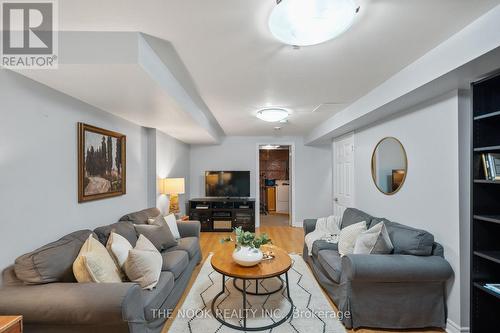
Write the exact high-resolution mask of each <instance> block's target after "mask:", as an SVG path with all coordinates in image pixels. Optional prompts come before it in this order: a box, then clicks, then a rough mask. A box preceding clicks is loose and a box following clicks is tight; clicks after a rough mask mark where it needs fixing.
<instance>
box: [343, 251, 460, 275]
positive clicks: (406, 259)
mask: <svg viewBox="0 0 500 333" xmlns="http://www.w3.org/2000/svg"><path fill="white" fill-rule="evenodd" d="M452 274H453V270H452V268H451V266H450V264H449V263H448V262H447V261H446V260H445V259H443V258H441V257H438V256H427V257H424V256H412V255H400V254H348V255H346V256H344V257H342V278H341V279H342V282H345V281H370V282H411V281H421V282H424V281H442V282H444V281H446V280H448V279H449V278H450V277H451V276H452Z"/></svg>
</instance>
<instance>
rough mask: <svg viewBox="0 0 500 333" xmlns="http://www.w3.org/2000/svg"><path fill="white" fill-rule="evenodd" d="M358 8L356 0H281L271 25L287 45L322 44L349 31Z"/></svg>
mask: <svg viewBox="0 0 500 333" xmlns="http://www.w3.org/2000/svg"><path fill="white" fill-rule="evenodd" d="M358 10H359V7H357V6H356V4H355V2H354V0H281V1H279V0H278V4H277V5H276V7H275V8H274V9H273V11H272V13H271V16H270V17H269V28H270V30H271V33H272V34H273V35H274V37H276V38H277V39H279V40H280V41H282V42H283V43H285V44H290V45H297V46H308V45H315V44H320V43H323V42H326V41H327V40H330V39H333V38H335V37H337V36H338V35H340V34H342V33H343V32H345V31H347V30H348V29H349V28H350V27H351V25H352V24H353V22H354V18H355V16H356V13H357V12H358Z"/></svg>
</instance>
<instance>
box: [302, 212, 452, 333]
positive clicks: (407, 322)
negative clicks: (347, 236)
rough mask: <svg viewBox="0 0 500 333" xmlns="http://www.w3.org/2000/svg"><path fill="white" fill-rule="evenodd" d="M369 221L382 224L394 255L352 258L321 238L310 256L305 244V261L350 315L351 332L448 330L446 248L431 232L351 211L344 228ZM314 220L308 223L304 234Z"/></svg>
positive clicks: (346, 319)
mask: <svg viewBox="0 0 500 333" xmlns="http://www.w3.org/2000/svg"><path fill="white" fill-rule="evenodd" d="M362 221H365V222H366V223H367V227H372V226H374V225H376V224H377V223H380V222H384V223H385V225H386V227H387V231H388V233H389V237H390V238H391V241H392V243H393V246H394V251H393V253H392V254H386V255H378V254H348V255H346V256H343V257H341V256H340V255H339V253H338V251H337V249H338V247H337V244H333V243H328V242H326V241H324V240H317V241H315V242H314V243H313V248H312V256H309V255H308V251H307V248H306V247H305V246H304V253H303V257H304V260H305V261H306V262H307V263H308V264H309V266H310V267H311V269H312V271H313V273H314V275H315V276H316V278H317V279H318V281H319V282H320V284H321V285H322V286H323V288H324V289H325V290H326V291H327V292H328V294H329V295H330V296H331V298H332V299H333V301H334V302H335V304H336V305H337V307H338V308H339V310H340V311H345V312H347V311H348V312H349V313H350V316H344V319H343V324H344V325H345V326H346V327H347V328H355V329H356V328H359V327H374V328H387V329H402V328H423V327H441V328H445V326H446V318H447V313H446V299H445V298H446V293H445V284H446V281H447V280H448V279H450V277H451V276H452V274H453V271H452V268H451V266H450V264H449V263H448V262H447V261H446V260H445V259H444V257H443V256H444V252H443V247H442V246H441V245H440V244H438V243H436V242H434V236H433V235H432V234H430V233H429V232H427V231H424V230H419V229H415V228H411V227H409V226H405V225H403V224H399V223H395V222H391V221H388V220H386V219H383V218H376V217H373V216H370V215H369V214H366V213H364V212H362V211H360V210H357V209H353V208H348V209H347V210H346V211H345V212H344V215H343V217H342V224H341V228H345V227H347V226H349V225H351V224H354V223H358V222H362ZM315 225H316V220H305V221H304V232H305V234H308V233H310V232H312V231H313V230H314V229H315Z"/></svg>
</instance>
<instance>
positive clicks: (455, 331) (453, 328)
mask: <svg viewBox="0 0 500 333" xmlns="http://www.w3.org/2000/svg"><path fill="white" fill-rule="evenodd" d="M446 332H447V333H469V332H470V328H469V327H461V326H459V325H457V324H456V323H455V322H454V321H453V320H450V319H448V320H447V321H446Z"/></svg>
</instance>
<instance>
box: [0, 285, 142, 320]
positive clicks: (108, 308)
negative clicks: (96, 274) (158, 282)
mask: <svg viewBox="0 0 500 333" xmlns="http://www.w3.org/2000/svg"><path fill="white" fill-rule="evenodd" d="M141 291H142V290H141V288H140V287H139V285H137V284H134V283H48V284H42V285H21V286H12V287H4V288H2V289H0V315H1V314H22V315H23V317H24V320H25V322H27V323H30V324H40V325H42V324H53V323H58V324H61V325H65V324H73V325H74V324H85V325H92V324H97V325H102V323H104V322H105V323H108V324H111V325H112V324H123V325H126V322H135V323H137V322H145V316H144V308H143V300H142V295H141Z"/></svg>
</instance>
